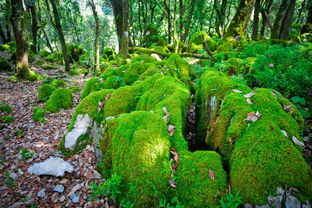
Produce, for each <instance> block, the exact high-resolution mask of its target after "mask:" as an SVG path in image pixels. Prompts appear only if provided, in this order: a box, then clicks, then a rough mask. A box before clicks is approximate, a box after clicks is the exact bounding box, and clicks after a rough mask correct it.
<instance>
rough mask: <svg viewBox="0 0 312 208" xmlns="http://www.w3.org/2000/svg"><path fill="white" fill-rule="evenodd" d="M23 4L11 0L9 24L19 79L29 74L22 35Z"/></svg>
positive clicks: (18, 0) (25, 45)
mask: <svg viewBox="0 0 312 208" xmlns="http://www.w3.org/2000/svg"><path fill="white" fill-rule="evenodd" d="M23 15H24V9H23V2H22V1H21V0H11V17H10V19H11V23H12V27H13V33H14V37H15V41H16V73H17V76H18V77H20V78H26V77H27V75H28V73H29V64H28V50H27V48H28V46H27V42H26V38H25V35H24V30H25V29H24V22H23Z"/></svg>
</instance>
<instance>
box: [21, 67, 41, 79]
mask: <svg viewBox="0 0 312 208" xmlns="http://www.w3.org/2000/svg"><path fill="white" fill-rule="evenodd" d="M25 78H26V79H27V80H29V81H39V80H41V79H42V78H41V76H40V75H39V73H38V72H36V71H33V70H28V73H27V74H26V77H25Z"/></svg>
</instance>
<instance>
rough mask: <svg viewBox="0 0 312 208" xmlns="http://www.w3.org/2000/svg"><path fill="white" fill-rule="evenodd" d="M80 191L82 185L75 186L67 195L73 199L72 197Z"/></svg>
mask: <svg viewBox="0 0 312 208" xmlns="http://www.w3.org/2000/svg"><path fill="white" fill-rule="evenodd" d="M79 189H81V185H80V184H77V185H76V186H74V187H73V188H72V190H70V192H69V193H68V194H67V196H69V197H72V195H74V194H75V192H76V191H78V190H79Z"/></svg>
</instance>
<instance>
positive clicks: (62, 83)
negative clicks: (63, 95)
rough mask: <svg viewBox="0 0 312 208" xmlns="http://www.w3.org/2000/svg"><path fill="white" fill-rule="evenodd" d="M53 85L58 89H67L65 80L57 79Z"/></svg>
mask: <svg viewBox="0 0 312 208" xmlns="http://www.w3.org/2000/svg"><path fill="white" fill-rule="evenodd" d="M51 85H52V86H54V87H55V88H58V87H65V86H66V85H67V83H66V82H65V81H64V80H60V79H55V80H53V81H52V83H51Z"/></svg>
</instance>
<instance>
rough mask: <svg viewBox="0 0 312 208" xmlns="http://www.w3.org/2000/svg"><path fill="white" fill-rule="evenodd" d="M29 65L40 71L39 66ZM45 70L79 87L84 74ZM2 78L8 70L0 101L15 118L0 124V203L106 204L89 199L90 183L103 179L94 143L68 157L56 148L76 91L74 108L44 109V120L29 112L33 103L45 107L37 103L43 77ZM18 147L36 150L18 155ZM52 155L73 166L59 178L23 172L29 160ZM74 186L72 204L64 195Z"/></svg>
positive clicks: (0, 88) (2, 80)
mask: <svg viewBox="0 0 312 208" xmlns="http://www.w3.org/2000/svg"><path fill="white" fill-rule="evenodd" d="M32 68H33V69H34V70H36V71H38V72H39V73H40V74H43V71H42V70H41V69H39V68H34V67H32ZM44 73H46V74H48V75H49V76H51V77H55V76H58V77H63V80H65V81H66V82H67V83H69V84H68V85H69V86H77V85H79V87H82V86H83V84H84V79H83V78H82V76H83V75H80V76H72V77H66V76H64V75H63V74H62V73H61V72H59V71H58V70H49V71H47V70H45V71H44ZM6 78H8V75H7V74H5V73H0V100H1V101H4V102H5V103H7V104H9V105H10V106H11V107H12V108H13V116H14V118H15V121H14V122H13V123H10V124H7V125H5V126H2V127H1V129H0V131H1V135H0V149H1V151H0V207H64V206H66V207H109V206H108V203H107V202H105V201H104V200H101V201H94V202H89V201H88V197H87V195H88V193H89V186H90V182H92V181H99V180H100V179H101V175H100V174H99V173H98V172H97V171H96V169H95V168H96V162H95V152H94V148H93V147H91V146H88V148H86V149H85V150H83V151H81V152H80V153H79V154H76V155H73V156H71V157H69V158H65V157H63V156H62V155H61V153H60V151H59V150H58V149H57V145H58V144H59V142H60V138H61V137H62V136H63V135H64V133H65V131H66V129H67V126H68V124H69V123H70V120H71V116H72V113H73V111H74V109H75V106H76V105H77V104H78V103H79V92H78V93H75V94H74V107H73V108H71V109H68V110H62V111H61V112H59V113H55V114H48V115H46V117H45V118H46V119H47V122H46V123H40V122H36V121H34V120H33V117H32V115H33V108H34V107H42V106H43V104H40V103H37V102H36V101H37V91H38V87H39V86H40V85H41V84H42V82H22V81H20V82H17V83H11V82H8V81H7V80H6ZM22 132H23V133H22ZM21 134H23V135H21ZM21 148H26V149H27V150H29V151H30V152H34V153H35V154H34V156H33V157H31V158H28V159H19V151H20V149H21ZM51 156H56V157H61V158H63V159H64V160H66V161H67V162H69V163H70V164H71V165H73V166H74V170H75V171H74V172H73V173H66V175H65V177H62V178H59V177H54V176H41V177H39V176H36V175H32V174H30V173H29V172H28V171H27V169H28V168H29V167H30V166H31V165H32V164H34V163H37V162H42V161H44V160H45V159H47V158H49V157H51ZM56 185H62V186H63V187H64V188H65V189H64V191H63V192H62V193H59V192H56V191H54V190H53V189H54V187H55V186H56ZM74 187H75V189H76V188H77V187H79V189H78V190H77V191H76V192H75V194H76V196H78V200H77V202H76V203H73V202H72V201H71V200H70V198H69V196H68V193H70V192H71V190H72V189H73V188H74ZM43 189H45V191H44V192H43V193H44V194H43V195H41V197H39V196H38V192H40V191H41V192H42V190H43ZM39 195H40V194H39Z"/></svg>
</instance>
